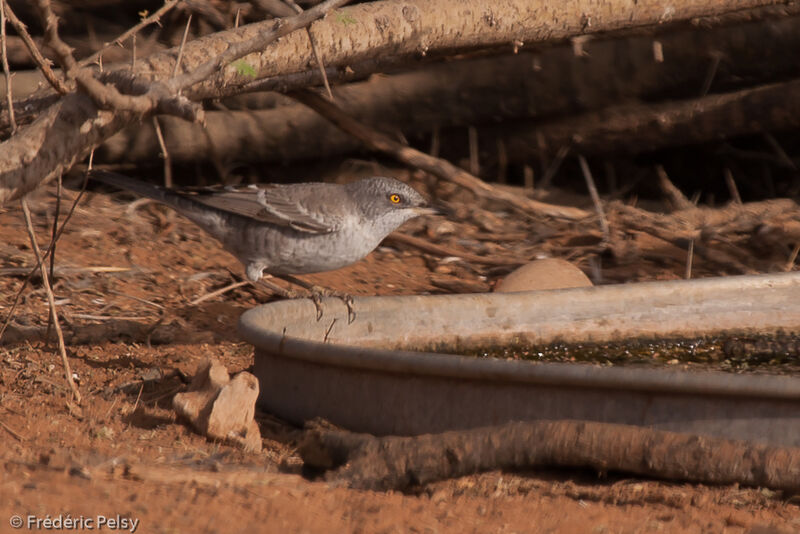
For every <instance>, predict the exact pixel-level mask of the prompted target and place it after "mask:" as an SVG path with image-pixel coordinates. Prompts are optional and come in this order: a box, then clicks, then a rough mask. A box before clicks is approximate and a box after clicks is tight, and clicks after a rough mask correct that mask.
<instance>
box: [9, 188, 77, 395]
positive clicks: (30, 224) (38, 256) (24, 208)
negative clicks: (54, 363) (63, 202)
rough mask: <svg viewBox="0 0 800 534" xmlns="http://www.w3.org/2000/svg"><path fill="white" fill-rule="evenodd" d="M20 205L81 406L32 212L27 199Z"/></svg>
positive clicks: (68, 375) (69, 381) (66, 368)
mask: <svg viewBox="0 0 800 534" xmlns="http://www.w3.org/2000/svg"><path fill="white" fill-rule="evenodd" d="M20 203H21V205H22V213H23V215H24V216H25V226H26V228H27V230H28V237H29V238H30V240H31V248H32V249H33V253H34V254H35V255H36V262H37V263H38V265H39V269H40V271H41V273H42V285H43V286H44V289H45V292H46V293H47V301H48V303H49V305H50V319H51V320H52V321H53V326H54V327H55V330H56V337H58V351H59V353H60V354H61V364H62V365H63V366H64V374H65V375H66V378H67V384H68V385H69V388H70V390H71V391H72V396H73V398H74V399H75V402H77V403H78V404H80V402H81V392H80V391H78V386H77V385H76V384H75V380H73V379H72V368H71V367H70V365H69V358H68V357H67V346H66V344H65V343H64V333H63V332H62V330H61V323H60V322H59V320H58V311H57V310H56V300H55V297H54V296H53V289H52V288H51V287H50V278H49V277H48V275H47V266H46V265H45V264H44V260H43V259H42V251H41V250H39V243H38V242H37V241H36V232H34V230H33V221H32V220H31V210H30V208H28V201H27V200H26V199H25V197H23V198H22V200H21V202H20Z"/></svg>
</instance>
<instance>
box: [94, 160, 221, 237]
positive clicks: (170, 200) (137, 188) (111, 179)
mask: <svg viewBox="0 0 800 534" xmlns="http://www.w3.org/2000/svg"><path fill="white" fill-rule="evenodd" d="M89 177H90V178H91V179H93V180H97V181H98V182H102V183H104V184H108V185H113V186H114V187H119V188H120V189H125V190H126V191H130V192H132V193H136V194H137V195H141V196H143V197H147V198H151V199H153V200H155V201H156V202H161V203H162V204H166V205H167V206H169V207H171V208H172V209H174V210H175V211H177V212H178V213H180V214H181V215H183V216H185V217H187V218H188V219H190V220H191V221H192V222H194V223H195V224H197V225H198V226H200V227H201V228H203V229H204V230H206V231H207V232H209V233H210V234H211V235H213V236H214V237H217V238H220V237H221V232H223V231H224V228H223V226H225V217H224V216H222V215H221V214H220V213H219V212H218V211H217V210H216V209H214V208H212V207H210V206H206V205H205V204H202V203H200V202H198V201H196V200H193V199H192V198H190V197H188V196H185V195H182V194H180V193H176V192H174V191H171V190H169V189H166V188H163V187H158V186H155V185H152V184H149V183H147V182H143V181H141V180H136V179H134V178H129V177H127V176H124V175H122V174H117V173H115V172H110V171H102V170H93V171H92V172H91V173H90V174H89Z"/></svg>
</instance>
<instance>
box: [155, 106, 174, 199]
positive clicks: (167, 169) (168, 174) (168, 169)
mask: <svg viewBox="0 0 800 534" xmlns="http://www.w3.org/2000/svg"><path fill="white" fill-rule="evenodd" d="M153 127H154V128H155V129H156V137H157V138H158V145H159V146H160V147H161V157H162V158H164V185H165V186H166V187H172V162H171V161H170V159H169V151H168V150H167V143H166V141H165V140H164V134H163V133H162V132H161V124H160V123H159V122H158V117H153Z"/></svg>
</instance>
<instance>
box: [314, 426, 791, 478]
mask: <svg viewBox="0 0 800 534" xmlns="http://www.w3.org/2000/svg"><path fill="white" fill-rule="evenodd" d="M299 452H300V455H301V456H302V458H303V461H304V462H305V464H306V466H308V467H312V468H318V469H324V470H328V471H327V473H326V475H325V478H326V480H328V481H329V482H333V483H335V484H341V485H345V486H347V487H350V488H358V489H370V490H380V491H386V490H404V489H408V488H410V487H412V486H415V485H424V484H427V483H429V482H433V481H436V480H442V479H446V478H454V477H459V476H464V475H469V474H473V473H479V472H482V471H488V470H494V469H531V468H536V467H553V466H557V467H589V468H593V469H597V470H598V471H601V472H606V471H621V472H625V473H632V474H636V475H643V476H648V477H655V478H661V479H667V480H676V481H685V480H688V481H692V482H701V483H706V484H735V483H739V484H743V485H747V486H762V487H767V488H772V489H782V490H788V491H797V490H798V489H800V449H797V448H789V447H786V448H781V447H772V446H767V445H761V444H754V443H748V442H743V441H733V440H726V439H721V438H713V437H705V436H695V435H690V434H678V433H674V432H665V431H661V430H653V429H650V428H642V427H635V426H628V425H619V424H610V423H596V422H587V421H531V422H514V423H507V424H504V425H498V426H494V427H484V428H477V429H472V430H462V431H451V432H444V433H441V434H426V435H422V436H416V437H396V436H388V437H374V436H371V435H367V434H353V433H349V432H343V431H336V430H333V431H332V430H326V429H321V428H316V429H311V430H309V431H308V432H307V433H306V436H305V438H304V440H303V441H302V442H301V445H300V448H299Z"/></svg>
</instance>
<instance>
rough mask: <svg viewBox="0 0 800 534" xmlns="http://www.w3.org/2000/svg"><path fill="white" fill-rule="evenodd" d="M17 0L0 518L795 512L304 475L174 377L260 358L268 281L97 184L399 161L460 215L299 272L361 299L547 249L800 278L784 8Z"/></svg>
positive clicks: (367, 520)
mask: <svg viewBox="0 0 800 534" xmlns="http://www.w3.org/2000/svg"><path fill="white" fill-rule="evenodd" d="M345 4H353V5H347V6H346V5H345ZM0 12H2V13H3V21H2V27H3V32H4V33H3V39H2V50H1V52H2V60H3V68H4V71H5V73H6V76H5V80H6V81H7V80H8V79H9V75H10V79H11V83H10V84H9V83H6V84H4V85H2V86H0V96H1V97H2V98H0V100H2V106H0V138H2V143H0V235H1V236H2V239H0V329H1V330H0V357H2V364H0V436H2V437H0V444H3V447H2V448H3V452H2V454H1V455H0V458H2V460H3V467H2V469H3V471H4V473H3V479H4V484H3V489H2V490H0V495H2V499H1V500H0V501H1V502H2V503H3V504H2V506H0V510H1V511H2V514H3V517H2V518H0V521H4V522H5V521H7V518H8V517H10V516H11V515H12V514H15V513H16V514H23V515H26V514H40V515H44V514H50V515H51V516H52V515H57V514H59V513H64V514H66V513H71V514H72V515H73V516H76V515H81V514H83V515H96V514H98V513H102V514H106V515H111V514H117V513H119V514H123V515H127V516H131V517H137V518H140V519H141V522H142V527H141V528H142V530H140V531H144V532H184V531H186V532H188V531H198V532H238V531H241V530H242V529H245V528H259V529H262V528H265V529H268V530H274V531H286V530H291V529H298V530H299V529H302V530H308V531H326V532H327V531H331V530H334V531H350V530H362V531H368V532H371V531H378V530H389V529H392V528H396V526H397V525H398V524H405V525H406V526H407V528H400V530H410V529H415V530H434V531H439V530H454V531H459V532H461V531H478V530H480V531H486V530H487V528H486V527H487V525H490V528H489V530H492V531H495V530H497V531H502V530H507V531H509V532H511V531H517V532H520V531H527V530H531V529H532V528H533V527H532V525H536V527H537V528H539V529H541V530H558V531H563V532H574V531H585V530H586V525H592V527H593V528H595V530H596V531H598V532H606V531H607V532H649V531H654V532H655V531H670V532H671V531H678V530H681V531H687V532H709V531H713V532H723V531H724V532H792V531H797V530H800V523H798V520H797V518H798V517H800V508H798V501H797V498H796V496H793V495H792V492H791V491H789V490H788V489H790V488H791V487H792V484H791V483H787V484H784V485H783V486H781V487H782V488H785V489H787V488H788V489H787V491H773V490H766V489H764V490H762V489H758V488H744V489H740V488H738V487H737V486H731V485H729V486H720V487H705V486H702V485H689V484H683V483H676V484H668V483H663V482H654V481H642V480H639V479H631V478H622V477H621V476H619V475H616V474H613V473H612V474H611V475H608V474H606V473H602V476H601V477H600V478H597V477H596V476H595V472H594V471H592V472H591V473H587V472H585V471H569V470H566V471H546V470H537V471H536V472H534V473H524V472H514V473H501V472H492V473H487V474H483V475H471V476H464V477H461V478H458V479H455V480H450V481H445V482H426V483H425V484H421V485H420V484H416V485H415V484H411V485H410V486H409V485H408V484H398V485H396V486H393V487H402V488H403V489H404V490H405V491H407V493H406V494H399V493H392V492H371V491H357V490H353V489H344V488H332V487H331V486H329V485H328V484H327V483H326V482H321V481H310V480H308V479H307V478H302V477H300V476H299V475H300V474H301V466H302V463H303V459H302V458H301V457H300V455H299V453H298V450H297V447H298V445H299V443H300V442H301V440H302V439H303V436H304V434H307V431H303V430H301V429H297V428H294V427H291V426H290V425H287V424H284V423H282V422H281V421H278V420H276V419H275V418H274V417H272V416H271V415H270V414H265V413H260V414H258V421H259V424H260V427H261V432H262V435H263V437H264V440H263V441H264V451H263V452H262V453H259V454H255V453H243V452H241V451H238V450H236V449H235V448H233V447H230V446H228V445H224V444H218V443H212V442H209V441H207V440H205V439H204V438H202V437H200V436H197V435H195V434H194V433H193V432H192V431H191V430H190V429H189V427H187V426H184V425H182V424H181V423H180V422H177V421H176V420H175V416H174V414H173V412H172V411H171V409H169V407H170V405H171V399H172V396H173V395H174V394H175V393H176V392H179V391H182V390H183V389H184V388H185V387H186V382H187V376H190V375H191V374H192V373H193V372H194V371H195V368H196V366H197V365H198V364H199V363H200V362H201V361H203V360H204V359H206V358H209V357H216V358H218V359H220V360H221V361H222V362H223V363H224V364H226V365H227V367H228V369H229V370H231V371H239V370H243V369H247V368H249V367H250V366H251V363H252V361H251V360H252V351H251V350H250V349H249V347H247V346H246V345H244V344H242V343H241V342H239V341H238V340H237V337H236V335H235V323H236V319H237V317H238V315H239V314H240V313H241V312H242V311H244V310H245V309H247V308H249V307H252V306H254V305H256V304H259V303H263V302H267V301H269V300H270V299H272V298H274V295H272V294H271V293H269V292H268V291H267V290H265V289H264V288H263V287H260V286H253V285H251V284H249V283H247V282H244V281H243V279H242V276H241V268H240V266H239V265H238V264H237V263H236V262H235V260H234V259H233V258H232V257H230V256H228V255H227V254H226V253H225V252H223V251H222V250H221V249H220V248H219V246H218V245H217V244H216V243H215V242H214V241H213V240H211V239H210V238H209V237H207V236H206V235H204V234H202V233H201V232H200V231H199V230H198V229H196V228H194V227H193V226H191V224H189V223H187V222H186V221H184V220H182V219H180V218H179V217H177V216H175V215H174V214H172V213H171V212H169V211H167V210H164V209H162V208H161V207H159V206H156V205H154V204H152V203H149V202H147V201H140V200H132V199H131V197H129V196H126V195H124V194H117V195H114V196H109V195H108V194H107V193H108V192H107V191H102V190H97V189H96V188H95V187H94V186H93V185H92V184H88V186H87V184H86V183H85V182H84V175H85V171H86V169H87V168H89V166H94V167H103V168H108V169H113V170H116V171H118V172H124V173H126V174H130V175H132V176H138V177H141V178H145V179H147V178H148V177H149V179H151V180H153V181H158V182H163V183H165V184H167V185H171V184H173V183H179V184H194V185H206V184H210V183H220V182H221V183H227V184H235V183H242V182H244V183H247V182H253V181H259V182H261V181H263V182H270V181H296V180H302V179H306V180H308V179H313V180H330V181H343V180H351V179H353V178H354V177H356V176H360V175H369V174H389V175H392V176H397V177H399V178H400V179H403V180H404V181H406V182H408V183H410V184H412V185H413V186H414V187H416V188H417V189H419V190H420V191H421V192H423V193H424V194H426V195H428V196H429V197H432V198H434V199H435V200H436V201H437V202H438V203H439V204H440V205H442V206H444V207H445V208H446V209H447V215H446V216H441V217H431V218H427V219H425V220H416V221H412V222H410V223H408V224H407V225H405V226H404V227H403V228H402V231H401V232H398V233H396V234H395V235H393V236H390V238H388V239H387V241H386V242H385V243H384V246H382V247H380V248H379V249H378V250H377V251H375V252H374V253H373V254H371V255H370V256H369V257H368V258H367V259H365V260H363V261H362V262H359V263H358V264H355V265H353V266H350V267H347V268H345V269H341V270H339V271H335V272H332V273H324V274H320V275H314V276H310V277H308V278H309V279H310V280H312V281H313V282H314V283H318V284H324V285H327V286H329V287H332V288H334V289H338V290H341V291H347V292H349V293H352V294H382V295H391V294H420V293H454V292H482V291H489V290H491V289H492V287H493V286H494V284H495V283H496V282H497V280H498V279H500V278H502V277H503V276H504V275H505V274H507V273H508V272H510V271H511V270H512V269H513V268H515V267H516V266H519V265H522V264H524V263H527V262H529V261H530V260H532V259H535V258H537V257H543V256H554V257H560V258H565V259H567V260H569V261H571V262H572V263H574V264H575V265H577V266H579V267H580V268H581V269H583V270H584V271H585V272H586V273H587V274H588V275H589V276H590V277H591V278H592V280H593V281H594V283H595V284H602V283H617V282H632V281H641V280H653V279H675V278H683V277H703V276H715V275H725V274H744V273H763V272H782V271H791V270H795V269H796V259H797V255H798V251H799V250H800V209H798V205H797V202H796V201H797V198H798V195H800V173H798V167H797V165H798V162H800V158H798V157H797V154H798V150H800V136H798V135H797V127H798V121H800V118H799V117H800V116H799V115H798V114H797V113H796V110H797V109H798V107H800V102H798V95H800V91H798V80H799V79H800V78H798V76H800V72H798V65H797V60H796V56H797V54H795V53H794V51H797V50H800V31H798V29H800V9H798V7H797V5H795V4H794V3H793V2H788V1H777V0H772V1H767V0H761V1H757V0H748V1H741V0H737V1H733V0H730V1H728V0H724V1H720V0H716V1H713V2H711V1H700V0H695V1H691V0H682V1H680V2H677V3H673V4H671V7H670V8H669V9H666V8H665V7H664V3H663V2H656V1H655V0H652V1H651V0H644V1H643V0H638V1H633V0H608V1H604V2H587V1H583V0H575V1H569V2H555V3H554V2H546V1H538V0H537V1H533V2H531V1H522V0H503V1H497V2H486V1H478V0H459V1H458V2H451V1H429V0H383V1H374V2H361V3H356V2H347V1H346V0H328V1H325V2H299V6H298V5H297V4H295V3H294V2H290V1H286V2H284V1H281V0H252V1H249V2H233V1H227V0H169V1H167V2H161V1H160V0H135V1H130V0H125V1H123V0H90V1H85V0H81V1H78V0H58V1H57V0H35V1H30V2H29V1H20V0H0ZM398 164H400V165H403V166H404V167H402V168H398V167H397V165H398ZM65 369H66V370H67V372H66V373H65ZM65 379H66V380H65ZM306 437H307V436H306ZM358 446H366V445H363V444H360V445H358ZM370 446H371V445H370ZM309 466H310V463H309ZM309 466H307V467H309ZM317 467H319V466H317ZM351 467H352V466H351ZM305 474H306V475H310V474H313V473H308V472H306V473H305ZM455 474H463V473H461V472H458V473H455ZM329 478H330V479H331V481H333V478H331V477H329ZM753 483H754V484H758V483H759V479H756V480H755V481H754V482H753ZM334 485H335V484H334ZM363 487H381V486H377V485H372V486H371V485H369V484H364V485H363ZM387 487H388V486H387ZM239 510H241V512H240V511H239ZM5 524H6V523H3V525H5ZM3 528H5V527H3Z"/></svg>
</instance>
